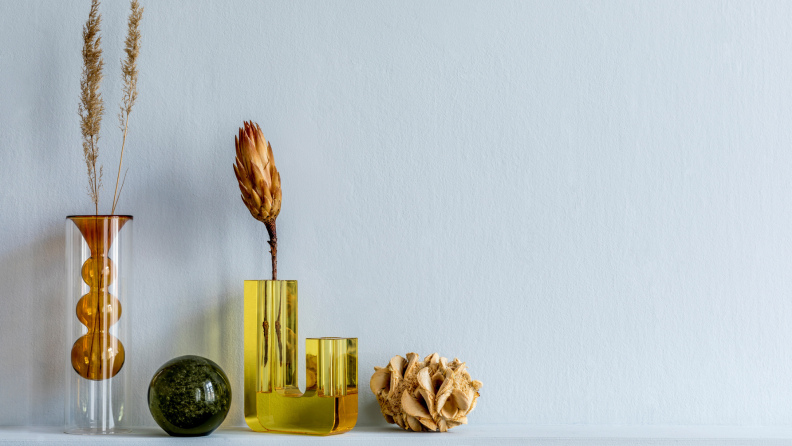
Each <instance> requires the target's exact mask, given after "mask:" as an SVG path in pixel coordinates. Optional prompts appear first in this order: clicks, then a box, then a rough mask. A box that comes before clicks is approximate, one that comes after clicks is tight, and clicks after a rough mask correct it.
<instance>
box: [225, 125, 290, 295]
mask: <svg viewBox="0 0 792 446" xmlns="http://www.w3.org/2000/svg"><path fill="white" fill-rule="evenodd" d="M234 140H235V141H234V142H235V145H236V164H235V165H234V174H236V178H237V181H238V182H239V190H240V191H241V192H242V201H243V202H244V203H245V206H247V208H248V210H249V211H250V214H251V215H253V218H255V219H256V220H258V221H260V222H262V223H264V226H266V227H267V233H268V234H269V237H270V241H269V245H270V254H271V256H272V280H277V279H278V235H277V231H276V230H275V219H276V218H277V217H278V214H279V213H280V207H281V183H280V174H279V173H278V169H276V168H275V157H273V155H272V146H270V144H269V143H268V142H267V140H266V139H265V138H264V134H263V133H262V132H261V128H260V127H259V126H258V124H255V123H253V122H247V121H246V122H245V126H244V129H243V128H240V129H239V136H238V137H235V138H234Z"/></svg>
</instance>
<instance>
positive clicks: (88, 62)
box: [78, 0, 104, 214]
mask: <svg viewBox="0 0 792 446" xmlns="http://www.w3.org/2000/svg"><path fill="white" fill-rule="evenodd" d="M101 23H102V15H101V14H99V1H98V0H93V1H92V2H91V12H90V14H89V15H88V21H87V22H86V23H85V26H84V27H83V33H82V34H83V50H82V57H83V69H82V76H81V78H80V104H79V106H78V113H79V114H80V130H81V131H82V139H83V157H84V158H85V164H86V165H87V166H88V195H90V197H91V201H93V203H94V208H95V210H96V213H97V214H99V190H101V189H102V173H103V172H102V166H101V165H100V166H99V171H98V173H97V170H96V160H97V158H98V157H99V131H100V130H101V129H102V114H104V101H103V100H102V94H101V93H100V92H99V87H100V86H101V84H102V69H103V68H104V60H103V59H102V48H101V44H102V36H100V35H99V33H100V31H101V30H100V25H101Z"/></svg>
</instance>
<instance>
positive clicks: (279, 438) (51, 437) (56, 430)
mask: <svg viewBox="0 0 792 446" xmlns="http://www.w3.org/2000/svg"><path fill="white" fill-rule="evenodd" d="M185 441H187V442H190V444H196V445H227V444H234V445H281V444H283V445H292V444H293V445H307V444H319V443H327V444H332V445H334V446H336V445H345V444H349V445H363V444H372V445H399V444H408V443H410V444H415V445H449V446H450V445H453V446H461V445H477V446H479V445H498V446H501V445H505V444H530V445H572V446H574V445H597V446H600V445H708V446H710V445H720V444H723V445H782V444H789V445H792V426H789V427H787V426H783V427H744V426H528V425H509V424H504V425H471V426H460V427H458V428H454V429H453V430H452V431H449V432H448V433H444V434H441V433H411V432H405V431H402V430H400V429H398V428H396V427H389V426H383V427H360V428H355V429H354V430H353V431H351V432H348V433H346V434H342V435H334V436H329V437H311V436H301V435H275V434H260V433H254V432H252V431H250V430H248V429H247V428H242V427H236V428H235V427H230V428H221V429H218V430H217V431H215V432H214V433H213V434H212V435H210V436H208V437H190V438H174V437H169V436H168V435H167V434H165V432H163V431H162V430H160V429H158V428H152V427H143V428H138V429H135V430H134V431H133V433H131V434H127V435H106V436H105V435H99V436H76V435H66V434H64V433H62V431H61V428H60V427H53V426H49V427H30V426H13V427H0V445H3V446H6V445H35V444H64V445H70V444H71V445H77V444H104V443H113V444H122V445H125V446H136V445H146V446H154V445H174V444H177V443H183V442H185Z"/></svg>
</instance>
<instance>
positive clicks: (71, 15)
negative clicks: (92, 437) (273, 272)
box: [0, 0, 792, 425]
mask: <svg viewBox="0 0 792 446" xmlns="http://www.w3.org/2000/svg"><path fill="white" fill-rule="evenodd" d="M143 5H144V6H145V8H146V12H145V15H144V19H143V24H142V33H143V39H144V40H143V49H142V54H141V58H140V71H141V78H140V86H139V88H140V98H139V102H138V105H137V106H136V108H135V110H134V111H133V113H132V116H131V129H130V134H129V140H128V148H127V152H126V154H125V159H124V162H125V166H128V167H129V176H128V179H127V182H126V186H125V189H124V194H123V196H122V198H121V203H120V206H119V210H120V211H121V212H122V213H128V214H132V215H134V217H135V228H134V229H135V236H134V237H135V262H136V263H135V284H134V288H135V295H134V301H133V302H132V303H130V304H129V305H130V307H129V312H130V313H129V314H130V317H133V318H134V321H135V324H136V326H135V328H134V334H135V336H134V339H130V340H129V342H128V343H126V345H127V347H128V350H127V354H128V364H127V365H126V366H125V367H127V370H126V372H127V373H131V374H133V377H132V388H133V389H134V390H135V392H134V395H133V396H132V398H131V399H130V401H129V404H130V408H129V410H130V416H131V417H132V422H133V423H134V424H153V422H152V420H151V418H150V416H149V414H148V410H147V408H146V405H145V391H146V388H147V385H148V382H149V380H150V378H151V376H152V374H153V373H154V371H155V370H156V369H157V368H158V367H159V366H160V365H161V364H162V363H164V362H165V361H167V360H168V359H170V358H172V357H175V356H178V355H183V354H198V355H203V356H207V357H209V358H211V359H213V360H214V361H216V362H218V363H219V364H220V365H221V366H222V367H223V368H224V369H225V370H226V372H227V373H228V375H229V377H230V379H231V380H232V381H233V391H234V392H235V398H236V402H235V404H234V407H233V410H232V412H231V414H230V416H229V418H228V419H227V421H226V424H228V425H243V418H242V410H241V407H242V391H243V389H242V327H241V322H242V316H243V315H242V295H241V294H242V281H243V279H250V278H266V276H267V271H268V258H267V254H266V249H267V248H266V244H265V242H266V231H265V229H264V226H263V225H262V224H260V223H258V222H256V221H255V220H253V219H252V218H251V217H250V215H249V213H248V212H247V210H246V209H245V207H244V205H243V204H242V202H241V200H240V199H239V191H238V189H237V185H236V182H235V179H234V175H233V171H232V168H231V165H232V162H233V157H234V146H233V137H234V134H235V132H236V130H237V127H239V126H240V125H241V123H242V121H243V120H245V119H252V120H255V121H258V122H259V123H260V124H261V126H262V127H263V129H264V131H265V134H266V136H267V138H269V139H270V140H271V142H272V145H273V148H274V150H275V158H276V160H277V165H278V168H279V169H280V172H281V175H282V178H283V188H284V201H283V210H282V213H281V216H280V218H279V219H278V224H279V226H278V233H279V239H280V259H279V260H280V262H279V266H280V268H279V269H280V276H281V278H294V279H299V281H300V331H301V332H300V335H301V336H302V337H305V336H358V337H359V338H360V352H361V356H360V374H361V381H362V384H363V385H362V399H361V401H360V411H361V412H360V418H359V423H360V424H361V425H372V424H378V423H384V421H383V420H382V418H381V417H380V415H379V412H378V407H377V405H376V402H375V401H374V399H373V397H372V395H371V394H370V392H369V391H368V384H367V383H368V378H369V376H370V373H371V372H372V371H373V369H372V367H373V366H374V365H384V364H385V363H386V362H387V360H388V358H390V357H391V356H393V355H394V354H404V353H407V352H410V351H416V352H418V353H421V354H428V353H431V352H433V351H439V352H440V353H441V354H443V355H447V356H451V357H453V356H458V357H459V358H460V359H462V360H464V361H467V362H468V365H469V369H470V371H471V373H472V374H473V375H474V376H475V377H476V378H478V379H480V380H482V381H483V382H484V385H485V386H484V388H483V389H482V394H483V396H482V400H481V402H480V403H479V405H478V407H477V409H476V413H474V414H473V415H472V416H471V418H470V420H471V422H472V423H533V424H572V423H583V424H638V425H640V424H740V425H779V424H788V423H789V422H790V420H792V380H791V379H790V378H792V323H790V322H792V300H790V296H792V235H791V234H792V212H791V211H790V209H792V151H790V147H792V126H790V123H791V122H792V107H790V104H792V102H791V101H790V97H791V96H792V34H790V31H789V30H790V27H789V17H790V16H792V4H790V3H788V2H781V1H779V2H723V1H697V2H689V1H678V2H671V1H663V2H633V1H624V2H616V1H612V2H579V1H572V2H556V1H547V2H529V1H517V2H508V1H499V2H484V1H480V2H457V1H448V2H445V1H443V2H441V1H433V2H423V1H415V2H413V1H407V2H402V1H388V2H380V1H359V2H352V1H329V2H319V1H305V2H278V1H272V2H260V1H249V2H242V1H226V0H222V1H196V2H181V1H162V0H156V1H153V0H143ZM127 8H128V4H127V3H125V2H123V1H107V2H106V4H104V5H103V6H102V13H103V14H104V51H105V53H104V55H105V60H106V62H107V66H106V80H105V83H104V85H103V94H104V98H105V100H106V101H107V102H106V105H107V109H108V113H107V115H106V116H105V123H104V129H103V133H102V146H101V149H100V150H101V152H100V160H101V162H102V163H103V164H104V167H105V170H106V172H114V169H115V168H116V166H117V159H118V153H119V148H120V138H121V135H120V131H119V130H118V129H117V128H116V125H115V122H116V120H115V113H116V110H117V104H118V102H119V100H120V97H121V91H120V67H119V65H120V64H119V62H118V61H119V59H120V58H121V56H122V54H121V44H122V40H123V37H124V33H125V21H126V14H127ZM88 9H89V2H88V1H87V0H81V1H69V2H65V1H46V2H45V1H24V2H19V1H3V2H0V189H1V192H0V296H1V297H2V300H1V301H0V302H1V305H2V311H0V424H3V425H16V424H59V423H61V421H62V414H63V385H64V384H63V373H64V366H65V361H66V360H67V344H70V343H71V342H72V340H64V339H63V337H64V336H63V333H64V320H65V318H66V317H70V315H71V314H72V313H71V312H72V311H73V310H72V309H71V308H68V307H67V305H66V303H65V299H64V291H65V277H64V274H65V273H64V249H65V241H64V229H63V228H64V217H65V216H66V215H69V214H76V213H89V212H92V206H91V204H90V200H89V198H88V196H87V195H86V194H85V188H86V184H87V182H86V174H85V166H84V164H83V161H82V154H81V146H80V134H79V128H78V118H77V102H78V92H79V77H80V68H81V59H80V49H81V42H82V40H81V36H80V32H81V27H82V25H83V23H84V21H85V19H86V18H87V15H88ZM113 180H114V173H111V174H106V176H105V185H106V189H105V191H104V194H103V195H102V205H101V206H102V209H103V210H104V211H105V212H106V211H108V210H109V205H110V201H111V198H110V196H111V188H112V186H111V184H112V183H113ZM125 308H126V307H125Z"/></svg>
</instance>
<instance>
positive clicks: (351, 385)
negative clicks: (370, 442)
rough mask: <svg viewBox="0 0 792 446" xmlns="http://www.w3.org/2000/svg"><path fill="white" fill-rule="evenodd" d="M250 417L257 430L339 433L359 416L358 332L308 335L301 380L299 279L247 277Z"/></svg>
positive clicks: (247, 398)
mask: <svg viewBox="0 0 792 446" xmlns="http://www.w3.org/2000/svg"><path fill="white" fill-rule="evenodd" d="M244 330H245V421H246V422H247V424H248V426H249V427H250V428H251V429H253V430H254V431H257V432H273V433H289V434H307V435H333V434H341V433H344V432H347V431H349V430H351V429H352V428H353V427H354V426H355V423H356V422H357V407H358V405H357V403H358V400H357V396H358V386H357V338H308V339H306V340H305V350H306V351H305V364H306V378H305V381H306V390H305V392H301V391H300V388H299V385H298V384H297V383H298V367H297V364H298V362H297V354H298V346H297V340H298V339H299V338H298V336H297V281H296V280H246V281H245V321H244Z"/></svg>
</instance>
